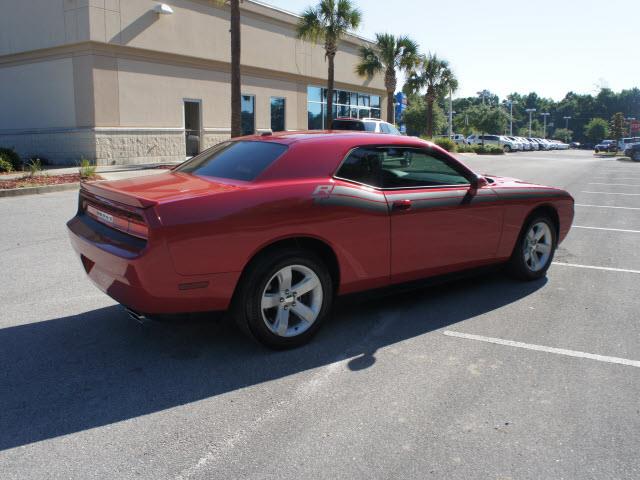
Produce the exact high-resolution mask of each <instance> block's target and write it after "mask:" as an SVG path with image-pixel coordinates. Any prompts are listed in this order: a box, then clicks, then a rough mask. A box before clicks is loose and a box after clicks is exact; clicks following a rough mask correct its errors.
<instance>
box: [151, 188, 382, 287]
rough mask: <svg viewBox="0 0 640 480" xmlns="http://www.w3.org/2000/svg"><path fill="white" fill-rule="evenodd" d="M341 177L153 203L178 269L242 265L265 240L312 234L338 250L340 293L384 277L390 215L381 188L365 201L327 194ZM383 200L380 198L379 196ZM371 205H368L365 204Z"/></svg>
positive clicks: (375, 283)
mask: <svg viewBox="0 0 640 480" xmlns="http://www.w3.org/2000/svg"><path fill="white" fill-rule="evenodd" d="M338 183H340V182H339V181H335V180H332V179H328V178H326V179H324V178H321V179H307V180H303V181H296V182H266V183H256V184H253V185H251V186H247V187H246V188H242V189H237V190H234V191H229V192H225V193H220V194H216V195H212V196H209V197H198V198H193V199H186V200H182V201H180V202H174V203H168V204H163V205H159V206H158V207H157V211H158V215H159V217H160V218H161V219H162V223H163V227H162V230H163V235H164V236H165V237H166V240H167V244H168V248H169V251H170V254H171V258H172V261H173V264H174V267H175V269H176V271H177V272H178V273H180V274H182V275H203V274H212V273H221V272H240V271H242V270H243V269H244V267H245V266H246V265H247V263H248V262H249V260H250V259H251V258H252V257H253V256H254V255H255V254H256V253H258V252H259V251H260V250H261V249H263V248H265V247H266V246H268V245H270V244H272V243H274V242H276V241H278V240H282V239H286V238H292V237H310V238H316V239H318V240H321V241H323V242H325V243H326V244H328V245H329V246H330V247H331V248H332V249H333V251H334V252H335V254H336V256H337V258H338V263H339V266H340V277H341V281H340V289H339V292H340V293H348V292H350V291H355V290H358V289H365V288H373V287H376V286H380V285H384V284H385V283H386V282H387V281H388V276H389V250H390V249H389V215H388V211H387V208H386V202H385V200H384V196H383V195H380V198H379V199H377V201H376V199H375V198H371V199H370V200H369V204H370V205H367V202H366V201H365V202H364V203H363V202H360V204H358V203H357V202H356V203H354V202H349V201H345V202H335V201H329V199H330V198H332V197H333V198H334V199H335V197H336V195H335V194H334V195H328V194H327V192H330V191H332V190H333V189H334V187H336V186H338V185H337V184H338ZM380 202H382V203H380ZM368 207H372V208H368Z"/></svg>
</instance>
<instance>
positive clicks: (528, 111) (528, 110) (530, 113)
mask: <svg viewBox="0 0 640 480" xmlns="http://www.w3.org/2000/svg"><path fill="white" fill-rule="evenodd" d="M535 111H536V109H535V108H527V110H526V112H527V113H528V114H529V138H531V115H532V114H533V112H535Z"/></svg>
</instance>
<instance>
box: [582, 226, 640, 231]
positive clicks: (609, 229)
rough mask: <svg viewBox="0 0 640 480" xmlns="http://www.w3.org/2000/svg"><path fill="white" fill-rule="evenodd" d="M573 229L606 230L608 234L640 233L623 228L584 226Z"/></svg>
mask: <svg viewBox="0 0 640 480" xmlns="http://www.w3.org/2000/svg"><path fill="white" fill-rule="evenodd" d="M571 228H584V229H586V230H606V231H607V232H624V233H640V230H625V229H623V228H602V227H584V226H582V225H573V226H572V227H571Z"/></svg>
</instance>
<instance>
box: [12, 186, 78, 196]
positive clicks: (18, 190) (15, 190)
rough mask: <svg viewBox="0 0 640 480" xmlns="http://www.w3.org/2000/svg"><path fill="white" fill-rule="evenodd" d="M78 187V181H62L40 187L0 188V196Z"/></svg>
mask: <svg viewBox="0 0 640 480" xmlns="http://www.w3.org/2000/svg"><path fill="white" fill-rule="evenodd" d="M79 188H80V182H75V183H63V184H61V185H43V186H41V187H24V188H10V189H6V190H0V198H3V197H20V196H22V195H36V194H39V193H52V192H64V191H66V190H78V189H79Z"/></svg>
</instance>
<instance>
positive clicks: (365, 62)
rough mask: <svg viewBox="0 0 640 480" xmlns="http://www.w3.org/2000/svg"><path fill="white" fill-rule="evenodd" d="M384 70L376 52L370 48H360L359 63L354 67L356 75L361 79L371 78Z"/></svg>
mask: <svg viewBox="0 0 640 480" xmlns="http://www.w3.org/2000/svg"><path fill="white" fill-rule="evenodd" d="M383 69H384V65H383V63H382V62H381V61H380V58H379V57H378V55H377V53H376V51H375V50H374V49H373V48H371V47H360V62H359V63H358V65H356V73H357V74H358V75H360V76H361V77H364V76H367V77H372V76H373V75H375V74H376V73H379V72H381V71H382V70H383Z"/></svg>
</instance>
